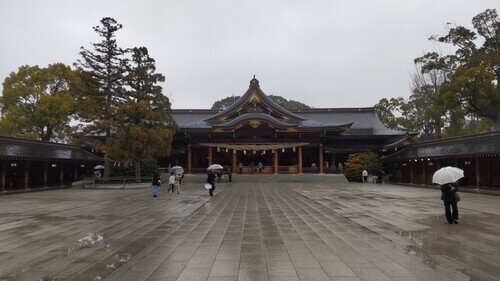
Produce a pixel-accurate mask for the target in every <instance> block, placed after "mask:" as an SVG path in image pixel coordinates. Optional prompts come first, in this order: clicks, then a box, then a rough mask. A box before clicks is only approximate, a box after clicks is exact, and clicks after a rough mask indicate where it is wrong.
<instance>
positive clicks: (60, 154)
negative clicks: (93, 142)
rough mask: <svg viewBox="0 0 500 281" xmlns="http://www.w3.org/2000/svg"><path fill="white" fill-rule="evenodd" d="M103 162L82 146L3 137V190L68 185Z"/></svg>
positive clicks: (0, 145)
mask: <svg viewBox="0 0 500 281" xmlns="http://www.w3.org/2000/svg"><path fill="white" fill-rule="evenodd" d="M102 162H103V159H102V158H101V157H99V156H96V155H94V154H92V153H90V152H88V151H85V150H84V149H82V148H81V147H79V146H73V145H66V144H58V143H50V142H44V141H35V140H27V139H20V138H13V137H5V136H0V191H1V192H7V191H16V190H18V191H22V190H27V189H36V188H44V187H51V186H64V185H66V184H70V183H71V182H74V181H77V180H79V179H81V177H82V176H85V175H90V174H92V172H93V167H94V166H95V165H97V164H100V163H102Z"/></svg>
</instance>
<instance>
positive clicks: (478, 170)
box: [476, 157, 481, 189]
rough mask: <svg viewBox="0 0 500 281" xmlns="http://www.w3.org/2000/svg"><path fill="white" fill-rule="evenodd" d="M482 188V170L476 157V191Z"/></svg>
mask: <svg viewBox="0 0 500 281" xmlns="http://www.w3.org/2000/svg"><path fill="white" fill-rule="evenodd" d="M480 187H481V169H480V168H479V158H478V157H476V189H479V188H480Z"/></svg>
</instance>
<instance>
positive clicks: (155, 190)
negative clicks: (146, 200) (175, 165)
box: [151, 173, 161, 198]
mask: <svg viewBox="0 0 500 281" xmlns="http://www.w3.org/2000/svg"><path fill="white" fill-rule="evenodd" d="M151 184H152V185H153V198H157V197H158V187H159V186H160V184H161V181H160V175H158V173H155V174H154V175H153V181H152V182H151Z"/></svg>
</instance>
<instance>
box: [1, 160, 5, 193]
mask: <svg viewBox="0 0 500 281" xmlns="http://www.w3.org/2000/svg"><path fill="white" fill-rule="evenodd" d="M1 169H2V171H1V172H0V191H4V190H5V182H6V173H7V163H5V161H2V166H1Z"/></svg>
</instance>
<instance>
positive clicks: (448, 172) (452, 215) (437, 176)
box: [432, 166, 464, 224]
mask: <svg viewBox="0 0 500 281" xmlns="http://www.w3.org/2000/svg"><path fill="white" fill-rule="evenodd" d="M463 177H464V171H463V170H462V169H459V168H456V167H451V166H447V167H443V168H441V169H439V170H437V171H436V172H435V173H434V175H432V182H433V183H437V184H439V185H440V186H441V200H443V203H444V213H445V216H446V220H447V221H448V223H450V224H458V221H457V220H458V206H457V202H458V201H460V197H459V196H458V193H457V191H458V184H457V182H458V180H459V179H461V178H463ZM451 209H453V211H452V210H451Z"/></svg>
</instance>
